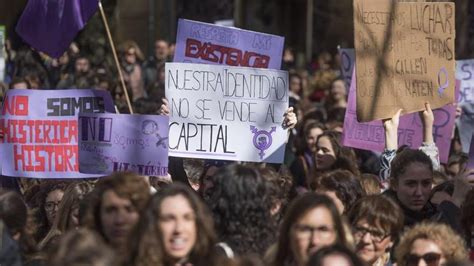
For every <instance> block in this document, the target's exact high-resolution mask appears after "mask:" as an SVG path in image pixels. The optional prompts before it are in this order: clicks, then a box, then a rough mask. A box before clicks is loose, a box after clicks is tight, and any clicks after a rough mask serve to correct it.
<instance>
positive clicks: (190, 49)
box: [173, 19, 285, 69]
mask: <svg viewBox="0 0 474 266" xmlns="http://www.w3.org/2000/svg"><path fill="white" fill-rule="evenodd" d="M284 41H285V39H284V38H283V37H280V36H276V35H270V34H265V33H259V32H254V31H248V30H242V29H238V28H230V27H223V26H218V25H213V24H208V23H202V22H197V21H192V20H186V19H179V21H178V32H177V37H176V51H175V53H174V60H173V61H174V62H182V63H203V64H221V65H229V66H244V67H256V68H271V69H280V67H281V60H282V54H283V45H284Z"/></svg>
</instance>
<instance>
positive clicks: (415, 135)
mask: <svg viewBox="0 0 474 266" xmlns="http://www.w3.org/2000/svg"><path fill="white" fill-rule="evenodd" d="M352 78H353V80H352V82H351V88H350V90H349V98H348V103H347V109H346V116H345V119H344V127H343V130H344V132H343V134H342V143H343V145H344V146H347V147H353V148H358V149H363V150H370V151H378V152H382V151H383V150H384V148H385V131H384V128H383V124H382V121H381V120H378V121H372V122H366V123H360V122H358V121H357V117H356V94H357V89H358V88H356V76H355V75H353V76H352ZM455 113H456V107H454V105H446V106H444V107H443V108H439V109H435V110H433V114H434V116H435V121H434V124H433V139H434V141H435V143H436V146H437V147H438V150H439V158H440V161H441V162H443V163H446V162H447V161H448V157H449V150H450V147H451V135H452V133H453V127H454V120H455ZM422 142H423V124H422V122H421V119H420V116H419V114H418V113H412V114H408V115H403V116H401V117H400V122H399V125H398V145H399V146H402V145H408V146H409V147H410V148H412V149H418V148H419V147H420V146H421V144H422Z"/></svg>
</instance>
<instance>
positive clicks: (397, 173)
mask: <svg viewBox="0 0 474 266" xmlns="http://www.w3.org/2000/svg"><path fill="white" fill-rule="evenodd" d="M432 184H433V163H432V162H431V159H430V157H428V155H426V154H425V153H424V152H422V151H419V150H411V149H405V150H403V151H402V152H400V153H398V154H397V155H396V156H395V159H393V161H392V163H391V167H390V187H391V189H393V190H394V191H395V192H396V194H397V199H398V200H399V201H400V202H401V204H403V206H405V207H406V208H408V209H410V210H413V211H420V210H421V209H423V207H424V206H425V205H426V203H427V202H428V200H429V197H430V193H431V186H432Z"/></svg>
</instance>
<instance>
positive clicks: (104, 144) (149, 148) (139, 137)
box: [79, 114, 169, 176]
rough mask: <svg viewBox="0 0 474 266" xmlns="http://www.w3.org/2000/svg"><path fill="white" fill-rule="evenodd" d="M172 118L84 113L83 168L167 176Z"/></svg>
mask: <svg viewBox="0 0 474 266" xmlns="http://www.w3.org/2000/svg"><path fill="white" fill-rule="evenodd" d="M168 122H169V118H168V117H167V116H158V115H124V114H80V115H79V170H80V172H81V173H88V174H102V175H104V174H110V173H112V172H120V171H132V172H135V173H137V174H139V175H148V176H166V175H167V174H168Z"/></svg>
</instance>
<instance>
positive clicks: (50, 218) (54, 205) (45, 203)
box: [35, 180, 67, 243]
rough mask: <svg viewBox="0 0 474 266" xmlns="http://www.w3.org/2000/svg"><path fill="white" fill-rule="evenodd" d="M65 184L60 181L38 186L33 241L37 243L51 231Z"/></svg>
mask: <svg viewBox="0 0 474 266" xmlns="http://www.w3.org/2000/svg"><path fill="white" fill-rule="evenodd" d="M66 185H67V184H66V183H64V182H60V181H56V180H55V181H47V182H45V183H42V184H41V185H40V190H39V192H38V195H37V196H36V197H37V206H38V207H37V208H36V210H35V223H36V225H37V229H36V234H35V240H36V241H37V242H38V243H39V242H40V241H42V240H43V238H44V237H45V236H46V234H47V233H48V232H49V230H50V229H51V226H52V225H53V222H54V219H55V217H56V213H57V211H58V207H59V204H60V203H61V200H62V198H63V196H64V190H65V189H66Z"/></svg>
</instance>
